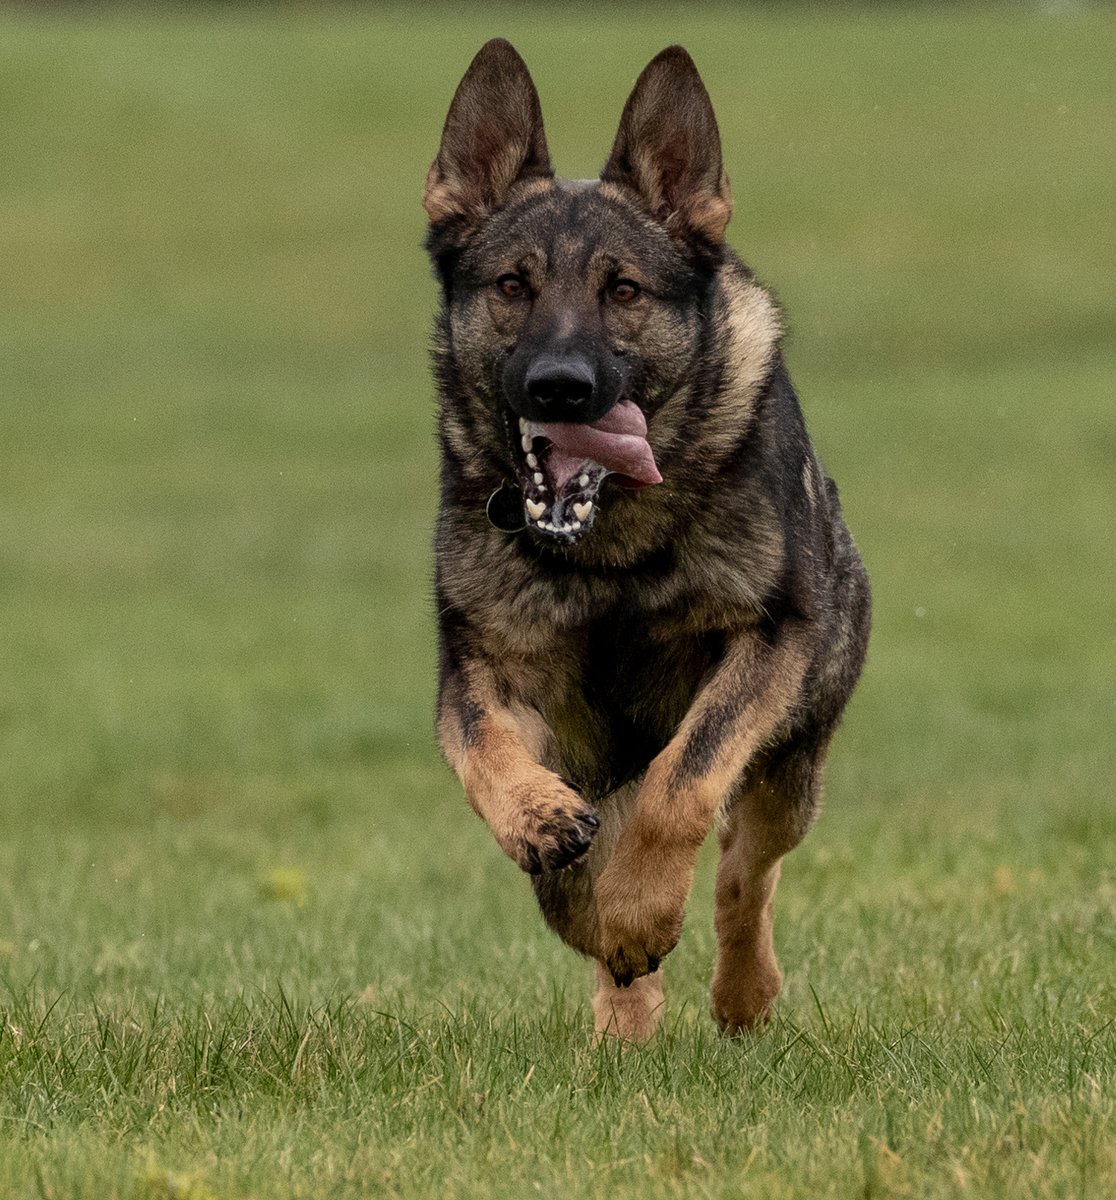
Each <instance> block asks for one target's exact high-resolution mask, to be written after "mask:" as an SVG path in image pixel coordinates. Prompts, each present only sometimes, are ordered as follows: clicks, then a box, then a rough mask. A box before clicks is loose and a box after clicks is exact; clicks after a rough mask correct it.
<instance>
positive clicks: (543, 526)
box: [535, 521, 546, 529]
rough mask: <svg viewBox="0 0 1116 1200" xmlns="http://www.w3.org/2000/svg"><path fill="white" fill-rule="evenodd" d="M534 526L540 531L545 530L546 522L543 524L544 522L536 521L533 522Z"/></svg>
mask: <svg viewBox="0 0 1116 1200" xmlns="http://www.w3.org/2000/svg"><path fill="white" fill-rule="evenodd" d="M535 524H536V525H537V526H538V527H539V528H540V529H545V528H546V522H545V521H536V522H535Z"/></svg>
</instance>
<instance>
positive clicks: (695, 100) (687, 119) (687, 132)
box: [601, 46, 732, 244]
mask: <svg viewBox="0 0 1116 1200" xmlns="http://www.w3.org/2000/svg"><path fill="white" fill-rule="evenodd" d="M601 178H602V179H603V180H605V181H606V182H607V183H618V184H622V185H624V186H626V187H629V188H632V189H633V190H634V191H636V192H637V193H638V194H639V196H640V198H641V199H642V201H643V203H644V204H645V205H646V207H647V209H648V210H649V211H650V213H651V214H652V216H654V217H655V218H656V220H658V221H660V222H662V224H663V225H665V226H666V228H667V229H668V230H669V231H670V232H671V233H672V234H674V235H676V236H679V237H682V238H684V239H688V240H692V239H696V240H697V241H699V242H711V243H714V244H716V243H718V242H720V241H721V240H722V239H723V238H724V235H725V226H726V225H728V223H729V217H731V216H732V194H731V192H730V191H729V181H728V176H727V175H726V174H725V172H724V168H723V167H722V165H721V135H720V134H719V133H718V132H717V118H716V117H715V116H714V115H713V105H712V103H711V102H710V100H709V93H708V92H707V91H706V90H705V84H703V83H702V81H701V76H700V75H699V74H698V71H697V67H695V66H694V60H693V59H692V58H691V57H690V56H689V54H687V53H686V51H685V50H683V49H682V47H681V46H668V47H667V48H666V49H665V50H664V51H663V52H662V53H661V54H657V55H656V56H655V57H654V58H653V59H652V60H651V61H650V62H649V63H648V64H647V66H646V67H645V68H644V69H643V74H642V75H640V77H639V79H637V80H636V85H635V87H634V88H633V89H632V94H631V95H630V96H629V97H628V102H627V104H625V105H624V112H623V115H622V116H621V117H620V130H619V132H618V133H617V134H616V141H615V143H614V144H613V147H612V156H611V157H610V158H609V160H608V163H607V164H606V165H605V169H604V170H603V171H602V172H601Z"/></svg>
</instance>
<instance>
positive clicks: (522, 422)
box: [519, 417, 527, 433]
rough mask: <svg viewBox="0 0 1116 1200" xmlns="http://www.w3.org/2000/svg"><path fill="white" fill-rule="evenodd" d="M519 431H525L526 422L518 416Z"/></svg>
mask: <svg viewBox="0 0 1116 1200" xmlns="http://www.w3.org/2000/svg"><path fill="white" fill-rule="evenodd" d="M519 432H520V433H526V432H527V422H526V421H525V420H524V419H523V418H522V417H520V418H519Z"/></svg>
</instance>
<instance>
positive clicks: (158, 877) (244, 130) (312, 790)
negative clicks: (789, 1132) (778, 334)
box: [0, 3, 1116, 1006]
mask: <svg viewBox="0 0 1116 1200" xmlns="http://www.w3.org/2000/svg"><path fill="white" fill-rule="evenodd" d="M497 34H499V35H503V36H507V37H509V38H511V39H512V40H513V41H514V43H515V44H516V46H517V47H518V49H519V50H520V51H521V52H522V54H523V55H524V56H525V58H526V59H527V62H528V63H529V65H530V67H531V70H532V71H533V73H534V76H535V79H536V82H537V84H538V87H539V90H540V93H541V96H542V101H543V107H544V112H545V115H546V121H547V129H548V134H549V137H550V144H551V148H552V151H553V154H554V157H555V161H556V163H557V166H558V168H559V170H560V171H561V172H562V173H564V174H568V175H572V176H585V175H590V174H593V173H595V172H596V171H597V170H598V169H599V167H600V164H601V163H602V162H603V160H604V157H605V155H606V153H607V149H608V147H609V145H610V142H611V138H612V136H613V133H614V130H615V126H616V122H617V120H618V116H619V113H620V109H621V106H622V104H623V102H624V99H625V97H626V95H627V93H628V90H629V88H630V86H631V84H632V82H633V80H634V78H635V76H636V75H637V73H638V72H639V70H640V69H641V67H642V66H643V64H644V63H645V62H646V61H647V60H648V59H649V58H650V57H651V56H652V55H653V54H654V53H656V52H657V51H658V50H659V49H661V48H662V47H663V46H664V45H666V44H668V43H670V42H673V41H681V42H683V43H684V44H685V45H686V46H687V47H688V48H689V50H690V51H691V52H692V53H693V55H694V57H695V59H696V60H697V63H698V65H699V67H700V69H701V71H702V73H703V75H704V77H705V79H706V81H707V84H708V87H709V90H710V92H711V94H712V97H713V100H714V104H715V107H716V110H717V114H718V117H719V120H720V124H721V128H722V132H723V137H724V143H725V155H726V162H727V166H728V170H729V172H730V174H731V177H732V181H733V188H734V193H735V198H736V215H735V217H734V219H733V222H732V225H731V226H730V235H731V240H732V242H733V244H734V245H735V246H736V247H737V248H738V249H739V250H740V251H741V253H742V254H743V255H744V257H745V258H746V260H747V261H749V262H750V263H751V264H752V265H753V266H754V267H755V268H756V269H757V271H758V272H759V274H760V276H761V278H763V279H765V280H767V281H769V282H771V283H772V284H773V285H774V286H775V288H776V289H777V291H778V293H779V295H780V296H781V299H782V301H783V303H784V305H785V307H786V310H787V313H788V315H789V321H790V327H791V335H790V339H789V344H788V355H789V360H790V364H791V368H792V371H793V374H794V376H795V378H796V381H797V383H798V386H799V390H800V392H801V395H802V398H803V404H804V407H805V410H806V413H807V418H808V420H809V423H810V426H811V429H812V431H813V434H814V437H815V440H816V442H817V445H818V447H819V450H820V453H821V455H822V458H823V460H824V461H825V463H826V465H827V467H828V469H829V470H830V472H831V473H832V474H834V475H835V476H836V478H837V479H838V481H839V482H840V485H841V490H842V496H843V499H844V503H845V509H846V514H847V517H848V520H849V524H850V525H851V527H852V529H853V530H854V533H855V534H856V536H857V538H858V540H859V542H860V545H861V547H862V549H863V552H864V556H865V558H866V560H867V563H868V566H869V569H870V571H871V573H872V577H873V580H874V586H875V593H876V627H875V634H874V639H873V643H872V651H871V661H870V665H869V668H868V670H867V673H866V675H865V678H864V681H863V684H862V687H861V690H860V692H859V694H858V696H857V698H856V701H855V703H854V705H853V707H852V709H851V710H850V713H849V715H848V719H847V723H846V727H845V730H844V732H843V733H842V735H841V737H840V738H839V739H838V742H837V745H836V748H835V751H834V754H833V759H832V764H831V769H830V775H829V807H828V809H827V811H826V814H825V816H824V817H823V819H822V822H821V826H820V828H819V830H818V831H817V832H815V834H814V835H813V837H812V839H811V840H810V841H809V842H808V843H807V845H806V847H804V848H803V850H802V851H800V852H799V855H798V856H796V859H795V861H796V862H797V863H798V864H799V865H798V866H795V867H790V868H788V882H787V885H786V889H785V892H786V901H785V907H786V911H787V923H786V932H785V935H784V936H785V937H787V938H791V939H793V938H796V937H799V938H801V945H797V944H796V948H795V950H794V951H793V953H795V954H797V955H798V956H799V961H800V962H801V961H802V957H803V956H804V955H806V954H807V953H811V952H815V951H809V950H808V946H814V945H815V943H816V942H817V935H818V929H817V928H816V927H813V928H811V927H810V926H809V925H808V924H807V926H806V927H805V928H804V929H802V931H801V933H795V929H796V928H799V927H798V926H796V925H795V917H796V914H797V917H800V918H801V917H803V916H804V914H806V913H807V912H811V911H813V910H814V905H815V903H816V902H818V901H819V898H820V899H822V900H823V901H824V898H825V897H827V896H828V897H829V898H830V899H831V900H832V899H833V897H834V889H836V890H838V891H839V892H840V894H841V896H842V897H843V898H844V899H845V900H847V899H848V898H850V897H852V898H856V897H859V898H860V900H861V901H863V902H864V903H869V900H871V902H872V903H876V902H877V901H878V903H880V904H881V905H882V904H886V903H887V902H888V897H896V896H902V897H909V896H911V895H913V894H914V893H915V892H917V891H918V889H920V888H923V889H924V888H928V887H929V888H931V889H932V888H933V886H943V887H947V888H948V887H950V886H953V885H954V884H956V883H957V881H958V880H963V879H964V878H965V877H966V874H967V873H971V875H972V876H973V877H979V878H980V879H985V878H992V875H993V873H994V872H995V871H998V870H1001V869H1002V871H1006V872H1007V873H1006V874H1002V873H1001V875H999V876H997V878H999V879H1000V881H1001V883H1003V886H1004V887H1007V888H1009V889H1010V888H1011V887H1014V884H1013V883H1012V880H1014V879H1018V878H1025V877H1026V873H1027V872H1028V871H1033V872H1039V876H1038V877H1039V878H1041V879H1042V880H1045V883H1044V884H1043V887H1049V888H1051V889H1054V888H1057V887H1060V886H1062V885H1067V886H1069V887H1070V888H1071V889H1074V888H1078V889H1084V890H1085V891H1088V889H1089V888H1092V887H1094V886H1095V885H1097V883H1098V881H1103V880H1104V879H1111V875H1110V864H1111V861H1112V857H1111V854H1110V853H1109V852H1108V851H1105V850H1104V848H1105V847H1108V850H1109V851H1110V849H1111V847H1112V844H1113V839H1114V836H1116V829H1114V826H1116V816H1114V813H1113V806H1112V803H1111V791H1110V789H1111V733H1112V728H1113V721H1112V718H1113V716H1114V715H1116V714H1114V701H1116V670H1114V667H1116V633H1114V630H1116V620H1114V618H1116V606H1114V600H1113V586H1112V585H1113V559H1112V538H1113V517H1114V515H1116V488H1114V486H1113V464H1114V458H1116V412H1114V406H1113V395H1114V391H1116V336H1114V334H1116V289H1114V286H1113V280H1114V279H1116V221H1114V220H1113V207H1112V206H1113V197H1114V195H1116V192H1114V185H1116V154H1114V151H1113V140H1112V135H1113V129H1114V128H1116V83H1114V76H1113V63H1114V62H1116V24H1114V20H1113V13H1112V11H1111V10H1110V9H1107V8H1097V7H1092V6H1089V5H1083V4H1055V3H1048V4H1034V5H1004V6H981V5H961V6H935V5H901V4H893V5H882V6H857V5H850V6H843V5H841V6H838V5H825V6H821V5H819V6H810V5H799V4H792V5H786V6H782V5H776V4H765V5H756V6H748V5H736V6H725V7H713V6H696V5H695V6H687V7H685V8H683V7H678V6H675V7H670V6H664V7H661V8H656V7H655V6H654V5H650V6H649V5H640V6H638V7H634V8H631V9H627V8H623V7H616V8H613V7H607V8H606V7H601V6H597V7H588V6H586V7H580V6H573V5H571V6H561V5H559V6H551V7H548V8H547V9H545V11H544V10H541V9H532V10H528V9H526V8H524V7H484V6H445V7H443V6H440V5H414V6H411V7H409V8H403V7H399V8H387V7H378V6H375V7H372V6H369V7H361V6H348V7H332V6H329V5H292V6H287V7H270V6H266V5H255V6H252V5H243V6H241V5H234V4H228V5H223V4H212V5H197V6H193V5H186V4H182V5H173V6H165V7H160V6H129V7H113V6H99V5H69V6H67V5H63V6H37V5H24V6H16V7H7V8H0V129H2V134H0V376H2V384H0V631H2V632H0V679H2V680H3V686H2V689H0V806H2V807H0V820H2V823H3V828H4V831H5V835H4V841H3V848H2V850H0V856H2V860H3V866H2V870H0V879H2V880H3V881H4V882H2V883H0V899H2V900H3V906H4V907H3V909H2V910H0V939H2V940H0V952H2V954H3V955H4V961H5V969H6V970H7V971H8V972H9V973H10V976H11V978H13V979H15V980H17V981H18V980H30V979H35V980H37V981H38V984H39V985H41V986H48V987H49V986H59V987H66V988H78V989H81V988H93V989H102V990H103V991H104V995H105V996H108V997H111V996H112V995H113V994H115V993H114V989H128V988H131V989H138V990H139V991H140V992H141V993H143V992H144V991H145V989H146V990H148V991H152V992H155V991H158V992H163V993H166V992H169V993H170V994H181V993H185V994H192V993H194V992H199V993H202V994H211V993H212V994H221V993H222V992H223V991H226V990H228V989H235V988H239V987H241V986H243V985H244V984H245V982H246V981H248V982H251V981H253V980H257V981H259V982H261V984H262V983H264V982H266V981H268V980H271V979H272V978H274V977H275V976H276V975H277V974H278V975H279V976H281V977H282V978H284V979H287V980H292V981H293V985H294V986H298V985H300V984H305V986H306V987H307V988H309V989H311V990H313V989H314V988H318V989H321V988H326V987H337V988H339V989H340V990H341V991H342V992H343V993H344V992H348V991H352V992H359V991H360V990H361V989H363V988H365V987H367V986H375V987H380V988H386V989H388V990H389V991H390V989H391V988H392V987H400V988H403V987H406V988H408V989H411V993H412V994H414V995H417V996H418V997H419V998H421V997H424V996H426V997H433V996H440V995H448V994H451V993H452V992H454V990H455V989H457V988H459V987H461V988H465V989H469V988H474V989H480V990H481V992H483V989H484V988H485V987H486V986H489V985H490V981H491V980H498V979H506V978H507V977H508V974H509V967H508V962H507V958H508V957H509V956H510V958H511V960H513V961H515V962H516V963H518V967H517V968H516V969H517V970H522V971H524V972H525V973H524V978H525V979H527V980H528V981H530V980H537V981H538V982H535V983H532V982H527V983H524V984H523V986H524V987H527V988H531V987H538V988H543V989H545V987H546V984H545V979H546V978H547V976H548V975H550V974H552V973H557V976H558V978H559V979H562V980H566V979H574V978H576V979H577V980H580V974H579V972H580V971H581V970H582V968H581V967H580V966H579V965H578V964H576V963H575V962H573V960H572V958H571V959H570V960H569V963H568V964H567V957H566V956H565V954H564V952H563V951H561V949H560V948H559V947H558V946H557V944H556V943H554V942H553V940H552V939H550V938H549V935H547V934H546V933H545V931H544V930H543V929H542V926H541V923H539V922H538V921H537V919H536V918H535V916H534V915H533V912H532V906H531V901H530V897H529V894H528V889H527V887H526V886H525V884H524V881H522V880H521V879H519V878H518V876H517V873H516V871H515V869H514V867H513V866H512V865H511V864H510V863H509V862H507V861H505V860H504V859H503V858H502V856H501V855H500V854H499V852H498V850H497V849H496V847H495V846H494V845H493V844H492V843H491V840H490V838H489V837H488V835H487V833H486V831H485V830H484V829H483V828H482V827H481V826H480V824H479V823H478V822H477V821H475V819H474V818H473V817H472V816H471V815H470V814H469V812H468V810H467V808H466V806H465V803H464V801H463V800H462V799H461V796H460V794H459V789H458V787H457V785H456V783H455V782H454V781H453V779H452V778H451V777H450V775H449V773H448V771H447V770H446V769H445V768H444V766H443V765H442V764H441V762H440V760H439V758H438V755H437V752H436V749H435V746H434V743H433V738H432V733H431V708H432V699H433V685H434V654H433V638H432V633H433V619H432V609H431V585H430V578H431V563H430V532H431V523H432V519H433V515H434V506H435V479H436V458H435V448H434V443H433V436H432V429H433V411H434V402H433V393H432V386H431V383H430V381H429V375H428V364H427V340H428V331H429V326H430V320H431V314H432V312H433V308H434V304H435V298H436V296H435V286H434V283H433V281H432V279H431V277H430V274H429V269H428V266H427V263H426V261H425V258H424V255H423V253H422V251H421V249H420V243H421V239H422V236H423V232H424V229H423V214H422V210H421V208H420V205H419V194H420V188H421V183H422V180H423V177H424V174H425V171H426V169H427V166H428V164H429V161H430V159H431V158H432V156H433V154H434V152H435V150H436V148H437V144H438V137H439V133H440V129H441V123H442V119H443V117H444V114H445V110H446V108H447V106H448V103H449V100H450V97H451V96H452V93H453V90H454V87H455V86H456V83H457V81H458V79H459V78H460V76H461V74H462V72H463V71H464V69H465V67H466V66H467V64H468V62H469V60H470V58H471V56H472V55H473V53H474V52H475V50H476V49H477V48H478V47H479V46H480V44H481V43H482V42H483V41H484V40H485V39H487V38H489V37H491V36H494V35H497ZM703 870H704V874H703V876H702V881H701V883H700V885H699V892H698V900H697V901H695V905H696V908H695V911H696V912H697V913H698V914H699V917H698V918H695V922H694V925H695V928H694V930H693V932H692V933H688V934H687V941H685V942H684V943H683V947H682V949H681V950H680V951H679V956H680V958H683V957H685V956H686V955H691V956H693V959H694V961H695V962H697V961H698V960H699V959H700V960H701V961H704V960H705V958H706V957H707V956H708V953H709V950H710V944H711V943H710V936H711V935H710V933H709V931H708V929H707V925H708V921H707V919H706V918H707V913H706V911H705V909H703V908H702V907H701V906H702V905H703V904H704V903H705V900H707V898H708V895H707V893H708V882H709V879H708V864H706V868H704V869H703ZM1005 880H1006V881H1007V882H1006V883H1004V881H1005ZM935 881H936V882H935ZM950 881H953V882H952V883H951V882H950ZM997 886H999V885H997ZM1036 886H1037V885H1036ZM451 892H452V897H450V893H451ZM920 894H924V893H920ZM982 895H983V893H982ZM703 897H704V898H703ZM276 898H278V901H279V902H278V903H277V902H275V901H276ZM284 900H286V901H294V902H295V903H293V904H291V903H287V904H284V903H282V901H284ZM295 910H297V911H298V912H300V913H301V916H299V917H298V918H297V919H296V918H295V917H293V916H292V915H291V913H292V912H294V911H295ZM465 930H468V931H470V932H469V936H468V937H465V936H464V931H465ZM29 947H32V948H30V949H29ZM816 953H820V954H823V955H824V949H821V950H817V951H816ZM492 955H495V957H490V956H492ZM484 964H491V965H490V966H486V965H484ZM531 964H538V965H539V969H538V970H537V971H536V972H535V973H534V974H532V970H531ZM818 969H821V968H820V966H819V967H818ZM489 970H490V971H491V975H488V974H487V973H486V972H488V971H489ZM492 986H496V985H495V984H492ZM578 987H580V983H579V984H578ZM693 995H694V997H695V1003H696V1004H698V1005H699V1006H700V979H697V978H695V982H694V984H693ZM792 996H793V993H792Z"/></svg>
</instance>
